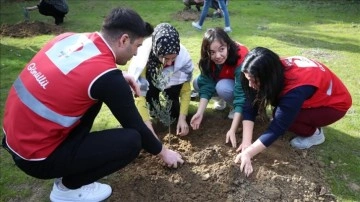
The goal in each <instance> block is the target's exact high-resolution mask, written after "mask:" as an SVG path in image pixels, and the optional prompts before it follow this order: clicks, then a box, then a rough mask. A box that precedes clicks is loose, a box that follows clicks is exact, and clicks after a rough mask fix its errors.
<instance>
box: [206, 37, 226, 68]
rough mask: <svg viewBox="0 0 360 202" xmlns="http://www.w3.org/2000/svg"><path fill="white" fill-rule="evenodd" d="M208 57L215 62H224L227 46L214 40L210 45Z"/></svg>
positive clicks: (219, 63)
mask: <svg viewBox="0 0 360 202" xmlns="http://www.w3.org/2000/svg"><path fill="white" fill-rule="evenodd" d="M210 57H211V60H212V61H213V62H214V63H215V64H218V65H221V64H224V63H225V61H226V59H227V57H228V46H227V45H226V44H221V43H220V42H219V41H218V40H215V41H214V42H212V44H211V45H210Z"/></svg>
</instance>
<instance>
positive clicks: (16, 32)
mask: <svg viewBox="0 0 360 202" xmlns="http://www.w3.org/2000/svg"><path fill="white" fill-rule="evenodd" d="M62 32H64V29H63V28H62V27H61V26H56V25H51V24H47V23H44V22H39V21H29V22H19V23H17V24H2V25H1V27H0V35H1V36H10V37H16V38H24V37H31V36H37V35H43V34H54V35H57V34H60V33H62Z"/></svg>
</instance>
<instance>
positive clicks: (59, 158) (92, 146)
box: [3, 103, 142, 189]
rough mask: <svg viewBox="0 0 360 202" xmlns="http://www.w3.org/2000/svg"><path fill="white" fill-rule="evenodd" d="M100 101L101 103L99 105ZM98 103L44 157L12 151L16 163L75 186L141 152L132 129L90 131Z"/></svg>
mask: <svg viewBox="0 0 360 202" xmlns="http://www.w3.org/2000/svg"><path fill="white" fill-rule="evenodd" d="M99 105H100V106H99ZM100 108H101V103H100V104H98V105H95V108H92V109H91V110H90V111H88V113H87V116H84V117H86V119H85V120H82V122H81V124H80V125H78V126H77V127H76V128H75V129H74V130H73V131H72V132H71V134H70V135H69V136H68V138H67V139H66V140H65V141H64V142H63V143H62V144H61V145H60V146H58V147H57V148H56V149H55V151H54V152H53V153H52V154H51V155H50V156H49V157H48V158H46V159H45V160H42V161H27V160H24V159H22V158H20V157H18V156H17V155H16V154H14V153H13V152H11V151H10V150H9V148H8V147H7V145H6V142H5V141H4V140H5V138H6V137H4V139H3V146H4V148H5V149H6V150H8V151H9V152H10V153H11V154H12V156H13V159H14V161H15V163H16V165H17V166H18V167H19V168H20V169H21V170H23V171H24V172H25V173H27V174H28V175H30V176H33V177H36V178H40V179H52V178H60V177H62V181H63V184H64V185H65V186H66V187H68V188H70V189H76V188H79V187H81V186H83V185H86V184H89V183H92V182H94V181H96V180H98V179H101V178H102V177H104V176H107V175H109V174H111V173H114V172H116V171H118V170H119V169H121V168H123V167H125V166H126V165H128V164H129V163H130V162H131V161H133V160H134V159H135V158H136V157H137V156H138V155H139V153H140V150H141V148H142V145H141V136H140V134H139V133H138V132H137V131H136V130H134V129H123V128H116V129H110V130H104V131H99V132H90V133H89V131H90V129H91V126H92V123H93V121H94V118H95V117H96V114H97V113H98V111H99V110H100Z"/></svg>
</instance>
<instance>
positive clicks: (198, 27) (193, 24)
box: [191, 22, 202, 30]
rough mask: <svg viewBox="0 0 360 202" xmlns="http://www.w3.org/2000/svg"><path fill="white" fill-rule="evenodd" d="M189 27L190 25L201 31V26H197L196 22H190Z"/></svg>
mask: <svg viewBox="0 0 360 202" xmlns="http://www.w3.org/2000/svg"><path fill="white" fill-rule="evenodd" d="M191 25H192V26H193V27H195V28H196V29H200V30H201V29H202V27H201V25H199V23H198V22H192V23H191Z"/></svg>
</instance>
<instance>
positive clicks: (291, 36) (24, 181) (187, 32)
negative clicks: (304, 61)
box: [0, 0, 360, 201]
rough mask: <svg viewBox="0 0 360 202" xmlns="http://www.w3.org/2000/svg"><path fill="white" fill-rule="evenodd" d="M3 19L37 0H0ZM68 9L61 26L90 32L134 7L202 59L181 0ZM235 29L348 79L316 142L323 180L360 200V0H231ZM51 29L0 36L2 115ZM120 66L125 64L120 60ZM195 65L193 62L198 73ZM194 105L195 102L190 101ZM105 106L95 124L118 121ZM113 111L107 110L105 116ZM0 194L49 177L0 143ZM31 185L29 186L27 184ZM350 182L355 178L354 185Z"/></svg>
mask: <svg viewBox="0 0 360 202" xmlns="http://www.w3.org/2000/svg"><path fill="white" fill-rule="evenodd" d="M0 2H1V8H0V23H1V24H4V23H6V24H15V23H18V22H20V21H22V19H23V18H22V10H21V9H22V7H24V6H29V5H35V4H36V3H37V2H38V1H37V0H34V1H5V0H0ZM68 2H69V5H70V12H69V14H68V15H67V17H66V19H65V24H64V25H63V27H64V29H65V30H66V31H71V32H91V31H98V30H99V29H100V25H101V22H102V20H103V18H104V16H106V14H107V13H108V12H109V10H110V9H111V8H113V7H116V6H126V7H131V8H133V9H134V10H136V11H137V12H138V13H139V14H140V15H141V16H142V17H143V18H144V19H145V20H147V21H149V22H150V23H151V24H153V25H156V24H158V23H160V22H169V23H171V24H173V25H174V26H175V27H176V28H177V29H178V31H179V33H180V35H181V42H182V43H183V44H184V45H185V46H186V47H187V49H188V50H189V52H190V54H191V56H192V58H193V61H194V63H195V64H196V63H197V61H198V59H199V52H200V50H199V48H200V43H201V38H202V35H203V32H202V31H197V30H194V29H193V28H192V27H191V25H190V23H191V22H190V21H182V20H178V19H175V18H174V16H175V14H176V13H177V12H179V11H181V10H182V8H183V6H182V1H181V0H153V1H145V0H139V1H136V0H133V1H118V0H114V1H110V0H109V1H100V0H98V1H95V0H93V1H83V0H82V1H78V0H68ZM229 6H230V7H229V10H230V20H231V24H232V25H231V26H232V29H233V32H232V33H231V34H230V35H231V37H232V38H233V39H234V40H236V41H238V42H241V43H243V44H245V45H246V46H248V47H249V48H254V47H256V46H265V47H269V48H271V49H272V50H274V51H275V52H277V53H278V54H280V55H281V56H291V55H304V56H308V57H312V58H316V59H318V60H320V61H322V62H323V63H325V64H326V65H327V66H328V67H330V68H331V70H332V71H334V72H335V73H336V74H337V75H338V76H339V77H340V78H341V79H342V80H343V81H344V83H345V85H346V86H347V87H348V89H349V90H350V92H351V94H352V97H353V106H352V108H351V109H350V110H349V112H348V114H347V115H346V116H345V117H344V118H343V119H342V120H340V121H339V122H337V123H334V124H332V125H331V126H328V127H326V128H325V133H326V138H327V141H326V142H325V143H324V144H323V145H321V146H319V149H317V152H318V154H319V155H318V156H319V160H321V161H323V162H324V165H325V172H326V176H327V180H328V182H329V183H330V185H331V188H332V192H333V193H334V194H335V195H336V196H337V197H338V199H339V200H340V201H359V200H360V191H359V190H357V191H356V190H353V189H351V188H350V185H351V184H353V183H354V184H356V185H358V186H360V172H359V170H360V163H359V162H360V149H359V148H360V126H359V125H360V124H359V123H360V115H359V111H360V89H359V86H360V73H359V72H358V71H359V56H360V14H359V13H360V1H358V0H353V1H351V0H338V1H331V0H327V1H310V0H309V1H307V0H302V1H291V0H287V1H286V0H283V1H280V0H278V1H252V0H247V1H246V0H232V1H230V5H229ZM30 15H31V20H38V21H43V22H47V23H50V24H52V23H53V19H51V18H49V17H44V16H42V15H40V14H38V13H37V12H32V13H31V14H30ZM223 25H224V22H223V19H207V20H206V21H205V23H204V26H203V29H204V30H205V29H206V28H210V27H214V26H223ZM52 37H53V36H51V35H44V36H35V37H30V38H25V39H14V38H9V37H1V38H0V40H1V41H0V42H1V43H0V50H1V53H0V71H1V78H0V117H1V120H2V117H3V108H4V102H5V99H6V96H7V92H8V90H9V88H10V86H11V84H12V82H13V81H14V79H15V78H16V77H17V75H18V73H19V72H20V71H21V69H22V68H23V67H24V65H25V64H26V63H27V62H28V61H29V60H30V59H31V58H32V56H33V55H34V54H35V53H36V52H37V51H38V50H39V49H40V48H41V47H42V45H44V43H45V42H46V41H48V40H49V39H50V38H52ZM121 69H124V70H126V66H125V67H121ZM198 74H199V70H198V69H196V70H195V75H198ZM190 110H191V111H195V110H196V107H193V106H191V107H190ZM109 114H110V112H109V110H107V109H106V108H104V109H103V110H102V113H101V116H100V117H98V118H97V120H96V121H95V125H94V130H99V129H102V128H108V127H116V126H117V125H118V123H117V122H116V121H115V120H114V119H111V118H110V121H109V118H108V117H109ZM110 117H111V116H110ZM0 160H1V162H0V163H1V165H0V169H1V170H0V201H9V200H12V201H28V200H30V199H31V197H32V194H33V193H34V192H35V191H34V190H42V191H41V192H38V191H37V192H36V193H38V194H40V195H41V194H42V197H38V198H43V199H44V201H46V199H47V198H48V193H49V190H50V188H51V181H43V180H36V179H33V178H31V177H28V176H26V175H25V174H24V173H23V172H21V171H20V170H19V169H18V168H17V167H16V166H15V165H14V163H13V162H12V160H11V158H10V156H9V154H8V153H7V152H6V151H5V150H3V149H0ZM33 183H34V184H36V186H32V184H33ZM352 187H354V186H352Z"/></svg>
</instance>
